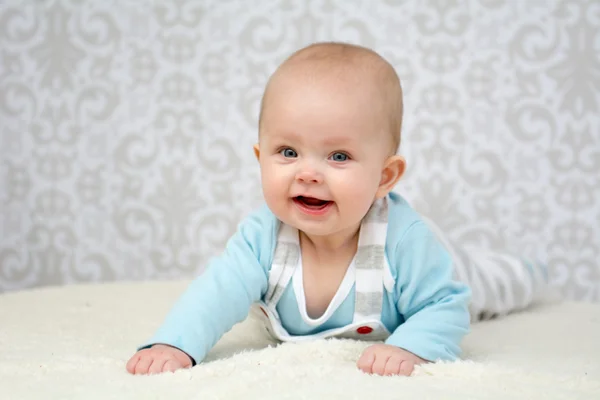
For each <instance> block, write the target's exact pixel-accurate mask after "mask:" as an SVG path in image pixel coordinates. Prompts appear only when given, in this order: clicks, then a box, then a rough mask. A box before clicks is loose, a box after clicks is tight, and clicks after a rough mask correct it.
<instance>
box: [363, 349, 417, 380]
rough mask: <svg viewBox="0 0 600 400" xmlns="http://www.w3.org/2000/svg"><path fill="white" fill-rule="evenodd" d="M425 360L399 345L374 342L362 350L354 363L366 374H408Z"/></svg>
mask: <svg viewBox="0 0 600 400" xmlns="http://www.w3.org/2000/svg"><path fill="white" fill-rule="evenodd" d="M426 362H427V361H426V360H423V359H422V358H420V357H417V356H416V355H414V354H413V353H411V352H409V351H406V350H404V349H401V348H400V347H396V346H391V345H389V344H374V345H372V346H369V347H367V348H366V349H365V351H363V353H362V355H361V356H360V358H359V359H358V362H357V363H356V365H357V366H358V368H359V369H360V370H361V371H363V372H366V373H368V374H377V375H386V376H389V375H405V376H410V374H412V372H413V369H414V368H415V365H419V364H424V363H426Z"/></svg>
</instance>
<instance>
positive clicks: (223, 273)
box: [140, 211, 275, 363]
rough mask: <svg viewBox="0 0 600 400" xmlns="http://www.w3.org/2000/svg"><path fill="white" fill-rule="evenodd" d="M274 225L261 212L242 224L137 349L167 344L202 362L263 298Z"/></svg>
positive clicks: (197, 361)
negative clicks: (152, 334) (148, 337)
mask: <svg viewBox="0 0 600 400" xmlns="http://www.w3.org/2000/svg"><path fill="white" fill-rule="evenodd" d="M273 225H274V224H273V223H272V219H271V218H270V217H269V215H268V213H266V212H264V211H263V212H262V213H259V212H256V213H255V214H252V215H251V216H249V217H248V218H246V219H245V220H244V221H243V222H242V223H241V224H240V226H239V227H238V230H237V232H236V233H235V234H234V235H233V236H232V237H231V238H230V239H229V241H228V242H227V246H226V248H225V250H224V252H223V253H222V254H221V255H219V256H218V257H215V258H213V259H212V260H211V261H210V263H209V265H208V266H207V268H206V270H205V272H204V273H202V274H201V275H200V276H199V277H197V278H196V279H195V280H194V281H192V283H191V284H190V285H189V286H188V288H187V289H186V290H185V291H184V293H183V294H182V295H181V296H180V298H179V299H178V300H177V302H176V303H175V305H174V306H173V308H172V309H171V310H170V312H169V314H168V315H167V317H166V319H165V321H164V322H163V324H162V325H161V326H160V327H159V329H158V330H157V332H156V333H155V334H154V336H153V337H152V338H151V340H149V341H148V342H147V343H146V344H145V345H144V346H142V347H140V349H141V348H145V347H149V346H151V345H153V344H157V343H161V344H168V345H171V346H174V347H177V348H179V349H181V350H183V351H184V352H186V353H187V354H188V355H189V356H191V357H192V358H193V360H194V361H195V362H196V363H199V362H201V361H202V360H203V359H204V357H205V356H206V354H207V353H208V352H209V351H210V350H211V349H212V347H213V346H214V345H215V344H216V343H217V341H218V340H219V339H220V338H221V337H222V336H223V335H224V334H225V333H226V332H227V331H229V330H230V329H231V328H232V327H233V326H234V325H235V324H236V323H238V322H241V321H243V320H244V319H245V318H246V317H247V316H248V313H249V310H250V307H251V305H252V303H254V302H256V301H258V300H259V299H260V298H261V296H262V295H263V294H264V293H265V292H266V290H267V287H268V267H267V265H270V257H271V256H272V255H271V247H272V243H273V242H272V237H273V236H274V233H273V231H274V229H275V228H274V226H273ZM261 261H262V262H261Z"/></svg>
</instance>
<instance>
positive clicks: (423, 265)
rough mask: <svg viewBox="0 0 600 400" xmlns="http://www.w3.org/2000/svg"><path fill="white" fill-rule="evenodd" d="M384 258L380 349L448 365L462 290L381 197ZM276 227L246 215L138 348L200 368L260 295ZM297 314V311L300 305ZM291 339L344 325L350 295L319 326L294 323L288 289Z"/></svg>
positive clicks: (410, 213)
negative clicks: (388, 277) (160, 346)
mask: <svg viewBox="0 0 600 400" xmlns="http://www.w3.org/2000/svg"><path fill="white" fill-rule="evenodd" d="M388 205H389V216H388V231H387V237H386V246H385V252H386V256H387V258H388V262H389V265H390V272H391V274H392V277H393V278H394V282H395V285H394V290H393V291H391V292H388V291H384V300H383V310H382V315H381V320H382V322H383V324H384V325H385V326H386V327H387V329H388V330H389V331H390V332H391V333H392V334H391V335H390V337H389V338H388V339H387V340H386V341H385V342H386V343H387V344H390V345H394V346H398V347H401V348H403V349H406V350H408V351H410V352H411V353H413V354H416V355H417V356H419V357H421V358H423V359H425V360H429V361H436V360H455V359H456V358H457V357H458V356H459V355H460V343H461V341H462V339H463V337H464V336H465V335H466V334H467V333H468V331H469V324H470V315H469V310H468V305H469V301H470V297H471V292H470V290H469V288H468V287H467V286H466V285H465V284H463V283H460V282H458V281H456V280H454V279H453V266H452V259H451V258H450V255H449V254H448V252H447V251H446V249H445V248H444V247H443V246H442V245H441V243H440V242H439V241H438V240H437V238H436V237H435V235H434V234H433V233H432V232H431V230H430V229H429V227H428V226H427V225H426V223H425V222H424V221H423V220H422V219H421V218H420V216H419V215H418V214H417V212H416V211H414V210H413V209H412V207H410V205H409V204H408V203H407V202H406V201H405V200H404V199H403V198H402V197H401V196H400V195H398V194H395V193H390V194H389V195H388ZM279 225H280V222H279V221H278V220H277V218H276V217H275V215H274V214H273V213H272V212H271V211H270V210H269V209H268V208H267V207H266V206H263V207H261V208H260V209H258V210H257V211H255V212H253V213H252V214H250V215H249V216H248V217H247V218H245V219H244V220H243V221H242V223H241V224H240V225H239V227H238V230H237V232H236V233H235V234H234V235H233V236H232V237H231V238H230V239H229V241H228V242H227V245H226V247H225V250H224V251H223V253H221V254H220V255H219V256H217V257H215V258H213V259H212V260H211V261H210V262H209V265H208V266H207V268H206V270H205V272H204V273H203V274H201V275H200V276H199V277H197V278H196V279H195V280H194V281H193V282H192V283H191V284H190V285H189V287H188V288H187V289H186V290H185V291H184V293H183V294H182V295H181V297H180V298H179V299H178V300H177V302H176V303H175V305H174V307H173V308H172V309H171V311H170V313H169V314H168V315H167V317H166V320H165V321H164V323H163V324H162V325H161V327H160V328H159V329H158V331H157V332H156V333H155V334H154V336H153V337H152V338H151V339H150V340H149V341H148V342H147V343H146V344H145V345H143V346H142V347H140V348H144V347H149V346H151V345H152V344H157V343H164V344H168V345H171V346H174V347H177V348H179V349H181V350H183V351H184V352H186V353H187V354H188V355H190V356H191V357H192V358H193V359H194V361H195V362H196V363H198V362H200V361H202V360H203V359H204V357H205V356H206V354H207V353H208V352H209V351H210V349H212V347H213V346H214V345H215V344H216V343H217V341H218V340H219V339H220V338H221V337H222V336H223V335H224V334H225V333H226V332H227V331H229V330H230V329H231V328H232V327H233V326H234V325H235V324H236V323H239V322H241V321H243V320H244V319H245V318H246V317H247V316H248V313H249V310H250V307H251V306H252V304H253V303H255V302H257V301H259V300H261V299H262V298H263V296H264V295H265V294H266V291H267V288H268V276H269V270H270V268H271V262H272V257H273V253H274V250H275V245H276V242H277V233H278V229H279ZM302 306H303V307H304V305H302ZM277 311H278V313H279V316H280V318H281V323H282V325H283V326H284V328H286V330H287V331H288V332H289V333H290V334H292V335H309V334H313V333H317V332H321V331H323V330H327V329H331V328H337V327H342V326H345V325H348V324H350V323H351V322H352V319H353V315H354V290H350V291H349V292H348V295H347V296H346V298H345V300H344V301H343V302H342V303H341V304H340V306H339V307H338V308H337V309H336V310H335V312H333V314H332V315H331V317H330V318H329V319H327V320H326V321H324V322H323V323H322V324H321V325H319V326H316V327H315V326H311V325H308V324H307V323H306V322H305V321H304V319H303V318H302V317H301V315H300V312H299V305H298V302H297V296H296V295H295V293H294V288H293V285H291V284H290V285H288V287H287V288H286V291H285V292H284V295H283V296H282V298H281V299H280V301H279V303H278V304H277Z"/></svg>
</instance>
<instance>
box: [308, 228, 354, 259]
mask: <svg viewBox="0 0 600 400" xmlns="http://www.w3.org/2000/svg"><path fill="white" fill-rule="evenodd" d="M359 230H360V225H358V226H356V227H354V228H351V229H348V230H344V231H341V232H338V233H336V234H334V235H327V236H314V235H307V234H306V233H304V232H300V243H301V246H303V247H304V246H307V247H309V248H310V249H311V250H312V252H314V254H316V255H317V256H318V257H319V258H329V257H331V256H332V255H334V254H337V253H346V252H348V251H351V252H352V253H355V252H356V248H357V246H358V235H359Z"/></svg>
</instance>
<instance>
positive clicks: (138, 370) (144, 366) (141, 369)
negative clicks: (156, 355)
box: [133, 356, 152, 375]
mask: <svg viewBox="0 0 600 400" xmlns="http://www.w3.org/2000/svg"><path fill="white" fill-rule="evenodd" d="M151 364H152V358H151V357H148V356H145V357H140V360H139V361H138V363H137V364H136V366H135V370H134V372H133V373H134V374H136V375H143V374H147V373H148V368H150V365H151Z"/></svg>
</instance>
